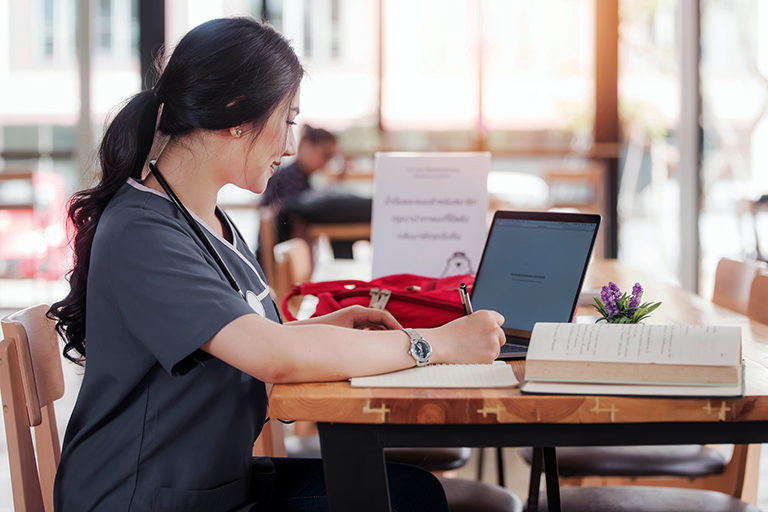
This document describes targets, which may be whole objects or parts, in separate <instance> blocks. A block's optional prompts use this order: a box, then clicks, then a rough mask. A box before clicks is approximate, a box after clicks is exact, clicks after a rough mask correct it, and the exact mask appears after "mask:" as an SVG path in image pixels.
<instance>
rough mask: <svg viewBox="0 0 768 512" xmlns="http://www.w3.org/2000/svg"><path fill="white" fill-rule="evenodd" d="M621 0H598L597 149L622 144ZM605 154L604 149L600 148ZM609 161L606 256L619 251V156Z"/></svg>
mask: <svg viewBox="0 0 768 512" xmlns="http://www.w3.org/2000/svg"><path fill="white" fill-rule="evenodd" d="M618 80H619V1H618V0H597V2H595V126H594V143H595V146H596V148H600V147H601V146H604V147H618V145H619V144H618V143H620V142H621V128H620V125H619V95H618ZM597 153H598V154H604V152H603V151H597ZM604 160H605V171H606V175H605V177H606V180H605V187H606V188H605V198H606V204H605V219H603V230H604V231H603V232H604V234H605V257H606V258H615V257H617V256H618V253H619V226H618V197H619V155H618V151H611V152H609V153H608V154H607V156H606V158H605V159H604Z"/></svg>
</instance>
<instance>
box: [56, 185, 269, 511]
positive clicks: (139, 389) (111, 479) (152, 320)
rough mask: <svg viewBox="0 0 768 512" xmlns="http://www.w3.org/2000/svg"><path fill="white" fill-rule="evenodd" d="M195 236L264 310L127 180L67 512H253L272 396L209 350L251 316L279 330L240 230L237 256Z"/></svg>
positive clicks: (106, 225) (89, 321) (96, 266)
mask: <svg viewBox="0 0 768 512" xmlns="http://www.w3.org/2000/svg"><path fill="white" fill-rule="evenodd" d="M198 223H199V224H201V225H202V226H203V228H204V229H203V230H204V231H205V232H206V234H207V235H208V238H209V239H210V240H211V241H212V243H213V245H214V246H215V247H216V249H217V250H218V252H219V253H220V254H221V256H222V258H223V259H224V261H225V263H226V264H227V266H228V267H229V269H230V271H231V272H232V274H233V275H234V276H235V279H237V281H238V282H239V284H240V287H241V288H242V289H243V290H244V291H245V290H250V291H252V292H254V293H255V295H256V296H257V297H258V299H259V303H258V304H255V305H254V307H252V306H250V305H249V304H248V303H247V302H246V301H245V300H243V298H242V297H241V296H240V295H239V294H238V293H237V292H235V291H234V290H233V289H232V287H231V286H230V285H229V283H228V281H227V280H226V279H225V277H224V274H223V273H222V272H221V270H220V269H219V267H218V266H217V265H216V263H215V262H214V260H213V259H212V258H211V256H210V255H209V254H208V252H207V251H206V249H205V247H204V246H203V245H202V243H201V242H200V241H199V239H198V237H197V236H196V235H195V234H194V232H193V231H192V229H191V228H190V226H189V225H188V224H187V222H186V221H185V220H184V218H183V217H182V216H181V215H180V214H179V212H178V211H177V210H176V208H175V207H174V206H173V204H172V203H171V202H170V201H169V200H168V198H167V196H165V195H164V194H162V193H160V192H157V191H155V190H153V189H150V188H148V187H145V186H143V185H141V184H140V183H138V182H136V181H134V180H129V181H128V183H126V184H125V185H124V186H123V187H122V188H121V189H120V190H119V191H118V192H117V194H116V195H115V196H114V198H113V199H112V200H111V201H110V203H109V205H108V206H107V208H106V210H105V211H104V213H103V214H102V217H101V219H100V220H99V223H98V227H97V229H96V234H95V236H94V240H93V246H92V249H91V261H90V268H89V271H88V294H87V305H86V308H87V312H88V314H87V317H86V347H87V360H86V366H85V374H84V378H83V383H82V387H81V389H80V393H79V395H78V398H77V403H76V405H75V409H74V412H73V413H72V416H71V419H70V421H69V424H68V426H67V430H66V435H65V437H64V445H63V450H62V456H61V464H60V465H59V469H58V472H57V474H56V483H55V489H54V500H55V508H56V510H57V511H58V512H70V511H71V512H85V511H105V512H119V511H150V510H155V511H184V512H196V511H201V512H202V511H205V512H219V511H221V512H224V511H241V510H248V509H249V508H250V507H251V506H252V503H251V504H248V502H247V500H248V499H249V498H248V492H249V489H250V487H251V468H252V457H251V452H252V447H253V443H254V441H255V439H256V437H257V436H258V434H259V432H260V431H261V428H262V426H263V425H264V420H265V417H266V414H267V396H266V391H265V387H264V383H263V382H261V381H259V380H257V379H255V378H253V377H251V376H249V375H247V374H245V373H243V372H241V371H240V370H237V369H235V368H233V367H232V366H230V365H228V364H226V363H224V362H222V361H220V360H219V359H216V358H214V357H212V356H210V355H209V354H207V353H205V352H203V351H202V350H200V347H201V346H202V345H204V344H205V343H206V342H208V341H209V340H210V339H211V338H213V336H214V335H216V333H218V332H219V331H220V330H221V329H222V328H223V327H224V326H226V325H227V324H229V323H230V322H231V321H233V320H235V319H236V318H238V317H240V316H242V315H246V314H252V313H254V310H259V309H260V310H261V311H257V312H258V313H259V314H261V315H262V316H266V317H267V318H269V319H270V320H273V321H279V320H278V317H277V313H276V310H275V307H274V306H273V304H274V303H273V302H272V299H271V298H270V296H269V288H268V287H267V286H266V282H265V278H264V275H263V273H262V271H261V269H260V268H259V265H258V263H257V262H256V258H255V257H254V256H253V254H252V252H251V251H250V250H249V249H248V247H247V246H246V244H245V242H244V241H243V240H242V239H241V238H239V237H238V235H237V234H236V233H235V230H234V229H233V227H232V226H231V225H229V230H230V232H231V233H232V239H233V243H231V244H230V243H229V242H228V241H226V240H224V239H223V238H221V237H220V236H219V235H218V234H216V233H214V232H213V231H212V230H211V229H210V228H209V227H208V226H206V225H205V223H203V222H202V221H201V220H200V219H198ZM225 223H228V221H225ZM267 485H270V484H267Z"/></svg>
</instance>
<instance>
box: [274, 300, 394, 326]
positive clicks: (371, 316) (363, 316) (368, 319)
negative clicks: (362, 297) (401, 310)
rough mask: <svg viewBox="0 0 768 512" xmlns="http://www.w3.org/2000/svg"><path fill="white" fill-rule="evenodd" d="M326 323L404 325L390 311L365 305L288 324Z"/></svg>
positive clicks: (341, 324)
mask: <svg viewBox="0 0 768 512" xmlns="http://www.w3.org/2000/svg"><path fill="white" fill-rule="evenodd" d="M306 324H326V325H335V326H337V327H347V328H349V329H369V330H388V329H402V328H403V326H402V325H400V323H399V322H398V321H397V320H395V317H393V316H392V314H391V313H389V311H384V310H381V309H374V308H366V307H363V306H349V307H346V308H343V309H339V310H338V311H334V312H333V313H328V314H327V315H323V316H319V317H316V318H309V319H307V320H300V321H298V322H291V323H289V324H286V325H306Z"/></svg>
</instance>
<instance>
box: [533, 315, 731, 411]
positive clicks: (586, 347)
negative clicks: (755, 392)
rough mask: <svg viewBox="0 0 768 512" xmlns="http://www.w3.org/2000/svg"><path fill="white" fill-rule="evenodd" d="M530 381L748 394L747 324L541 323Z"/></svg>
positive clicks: (589, 388)
mask: <svg viewBox="0 0 768 512" xmlns="http://www.w3.org/2000/svg"><path fill="white" fill-rule="evenodd" d="M525 380H526V382H525V384H524V385H523V387H522V388H521V389H522V391H524V392H528V393H555V394H600V395H667V396H741V395H742V394H743V365H742V358H741V328H740V327H722V326H704V325H631V324H591V325H588V324H556V323H538V324H536V325H535V326H534V328H533V333H532V335H531V343H530V346H529V348H528V355H527V358H526V363H525Z"/></svg>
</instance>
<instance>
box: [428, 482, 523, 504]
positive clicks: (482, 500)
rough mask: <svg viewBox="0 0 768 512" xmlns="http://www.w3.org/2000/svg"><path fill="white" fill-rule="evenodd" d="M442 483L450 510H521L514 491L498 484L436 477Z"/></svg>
mask: <svg viewBox="0 0 768 512" xmlns="http://www.w3.org/2000/svg"><path fill="white" fill-rule="evenodd" d="M437 478H438V480H440V483H441V484H443V490H445V497H446V498H447V500H448V505H449V506H450V508H451V512H522V510H523V503H522V502H521V501H520V498H518V497H517V496H516V495H515V494H514V493H512V492H511V491H508V490H507V489H505V488H503V487H499V486H498V485H492V484H487V483H485V482H478V481H477V480H464V479H463V478H444V477H437Z"/></svg>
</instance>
